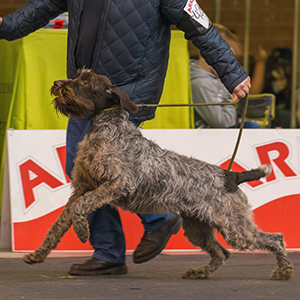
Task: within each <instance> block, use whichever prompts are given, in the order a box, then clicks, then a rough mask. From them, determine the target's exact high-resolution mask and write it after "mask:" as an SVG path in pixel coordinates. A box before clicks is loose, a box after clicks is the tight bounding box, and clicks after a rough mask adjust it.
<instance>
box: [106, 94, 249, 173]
mask: <svg viewBox="0 0 300 300" xmlns="http://www.w3.org/2000/svg"><path fill="white" fill-rule="evenodd" d="M239 102H240V99H238V100H237V101H235V102H221V103H185V104H136V106H137V107H140V108H143V109H147V108H148V107H185V106H217V105H220V106H222V105H234V104H237V103H239ZM247 107H248V94H247V95H246V97H245V105H244V108H243V113H242V119H241V124H240V129H239V134H238V137H237V140H236V143H235V147H234V150H233V153H232V156H231V160H230V162H229V165H228V168H227V170H228V171H230V170H231V167H232V164H233V162H234V159H235V156H236V154H237V151H238V148H239V144H240V141H241V137H242V132H243V128H244V123H245V118H246V113H247ZM120 108H121V107H111V108H107V109H104V110H103V111H108V110H114V109H120Z"/></svg>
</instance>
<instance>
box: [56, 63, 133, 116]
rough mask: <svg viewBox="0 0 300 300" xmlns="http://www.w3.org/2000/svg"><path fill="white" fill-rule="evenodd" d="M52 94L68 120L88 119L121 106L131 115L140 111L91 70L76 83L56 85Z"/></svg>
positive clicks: (72, 81)
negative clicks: (75, 118)
mask: <svg viewBox="0 0 300 300" xmlns="http://www.w3.org/2000/svg"><path fill="white" fill-rule="evenodd" d="M51 94H52V95H54V96H55V99H54V100H53V104H54V106H55V109H56V110H57V111H58V112H60V113H61V114H63V115H65V116H68V117H69V116H71V117H85V116H88V115H90V114H91V113H97V112H100V111H102V110H104V109H107V108H111V107H115V106H121V107H123V108H124V109H125V110H127V111H128V112H129V113H131V114H136V113H137V111H138V107H137V106H136V105H135V104H134V103H132V101H131V100H130V99H129V98H128V97H127V95H126V94H125V93H124V92H122V91H121V90H119V89H118V88H117V87H115V86H113V85H112V84H111V82H110V80H109V79H108V78H107V77H106V76H102V75H97V74H95V73H94V72H92V70H89V69H80V70H79V71H78V74H77V78H76V79H69V80H58V81H55V82H54V84H53V86H52V88H51Z"/></svg>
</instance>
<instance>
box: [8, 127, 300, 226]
mask: <svg viewBox="0 0 300 300" xmlns="http://www.w3.org/2000/svg"><path fill="white" fill-rule="evenodd" d="M142 133H143V135H144V136H145V137H146V138H148V139H151V140H154V141H156V142H157V143H158V144H159V145H160V146H161V147H162V148H167V149H170V150H173V151H176V152H178V153H180V154H183V155H187V156H192V157H195V158H198V159H201V160H204V161H207V162H210V163H213V164H218V165H220V166H221V167H222V168H224V169H227V166H228V164H229V161H230V158H231V155H232V145H233V144H234V142H235V140H236V134H237V133H236V131H235V130H234V129H233V130H226V131H225V130H213V129H211V130H194V129H190V130H163V129H161V130H150V129H148V130H142ZM57 135H58V138H57V137H56V136H57ZM37 136H38V138H37ZM49 136H50V137H51V139H50V141H48V139H47V137H49ZM299 136H300V131H299V132H298V133H297V131H284V130H282V131H276V130H274V131H273V130H269V129H268V132H267V133H264V130H249V131H245V132H244V139H243V142H242V143H241V145H240V148H239V152H238V155H237V157H236V159H235V161H234V164H233V166H232V170H233V171H245V170H247V169H251V168H256V167H258V166H259V165H260V164H265V163H268V164H271V165H272V167H273V170H272V172H271V174H270V175H269V176H268V177H267V178H262V179H261V180H258V181H254V182H248V183H244V184H243V185H241V188H242V189H243V190H244V191H245V192H246V194H247V195H248V197H249V201H250V202H251V205H252V207H253V208H256V207H260V206H262V205H263V204H265V203H268V202H270V201H273V200H275V199H277V198H280V197H284V196H286V195H292V194H299V187H298V185H299V184H298V182H299V170H298V168H297V166H298V167H299V168H300V165H299V164H300V152H299V153H298V151H299V149H298V148H300V147H299V144H300V138H299ZM63 137H64V134H62V133H61V132H60V131H59V132H57V133H56V132H52V134H51V135H50V133H48V132H47V133H46V134H45V133H44V134H43V131H42V130H40V131H29V130H28V131H22V132H18V131H14V133H13V137H12V138H11V137H10V136H9V140H8V144H9V146H10V148H9V149H11V150H9V151H10V155H9V166H10V178H11V180H10V182H11V187H12V188H11V195H12V196H11V199H12V207H14V210H13V211H12V220H13V222H24V221H29V220H33V219H35V218H38V217H41V216H43V215H46V214H48V213H50V212H51V211H53V210H54V209H57V208H59V207H61V206H62V205H64V204H65V203H66V201H67V199H68V197H69V195H70V184H69V183H70V179H69V178H68V177H67V175H66V174H65V173H64V172H63V169H64V165H65V156H66V153H65V145H64V144H63V143H62V138H63ZM37 140H39V141H40V142H39V143H36V142H35V141H37ZM183 140H184V143H182V142H180V141H183ZM253 142H255V144H254V143H253ZM20 144H22V145H24V147H22V148H20V147H17V146H16V145H20ZM39 145H40V146H39ZM55 145H60V146H59V147H58V146H55ZM210 149H218V150H217V151H211V150H210ZM219 149H220V150H219ZM251 149H252V150H251ZM45 154H46V155H45ZM297 154H298V155H297ZM298 160H299V161H298ZM24 208H25V210H24Z"/></svg>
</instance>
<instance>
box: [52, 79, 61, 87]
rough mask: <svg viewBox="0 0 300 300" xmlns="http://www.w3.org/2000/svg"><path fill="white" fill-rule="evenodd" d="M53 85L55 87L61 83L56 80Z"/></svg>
mask: <svg viewBox="0 0 300 300" xmlns="http://www.w3.org/2000/svg"><path fill="white" fill-rule="evenodd" d="M53 85H55V86H60V85H61V83H60V82H59V80H56V81H54V82H53Z"/></svg>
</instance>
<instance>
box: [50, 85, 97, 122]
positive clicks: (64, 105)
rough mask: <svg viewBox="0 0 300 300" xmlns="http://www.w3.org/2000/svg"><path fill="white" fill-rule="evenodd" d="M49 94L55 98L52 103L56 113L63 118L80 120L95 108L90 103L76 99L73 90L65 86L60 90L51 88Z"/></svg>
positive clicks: (54, 87)
mask: <svg viewBox="0 0 300 300" xmlns="http://www.w3.org/2000/svg"><path fill="white" fill-rule="evenodd" d="M51 94H52V95H54V96H56V97H55V99H54V100H53V101H52V104H53V105H54V108H55V110H56V112H57V113H61V114H62V115H64V116H67V117H74V118H78V117H81V118H82V117H86V116H88V115H90V114H91V113H92V112H93V111H94V108H95V106H94V103H93V102H92V101H90V100H86V99H83V98H80V97H77V96H76V95H75V94H74V91H73V89H72V88H71V87H69V86H67V85H66V86H63V87H60V88H58V87H56V86H53V87H52V89H51Z"/></svg>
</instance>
